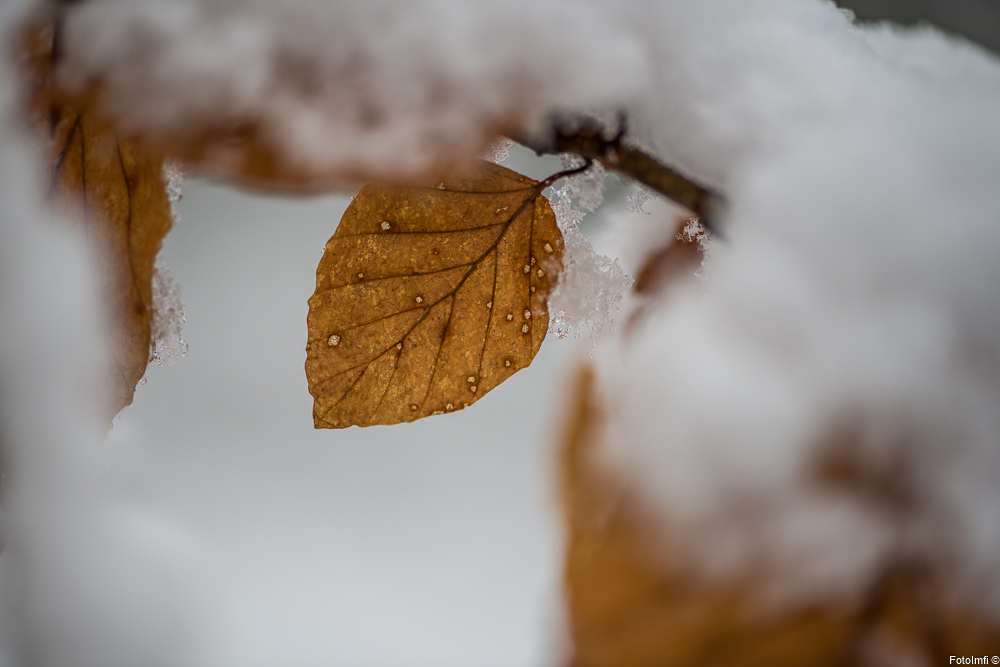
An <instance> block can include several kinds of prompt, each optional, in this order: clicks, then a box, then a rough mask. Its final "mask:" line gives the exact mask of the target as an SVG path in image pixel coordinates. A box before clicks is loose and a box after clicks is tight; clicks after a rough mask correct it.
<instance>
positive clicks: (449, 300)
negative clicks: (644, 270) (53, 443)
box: [306, 162, 562, 428]
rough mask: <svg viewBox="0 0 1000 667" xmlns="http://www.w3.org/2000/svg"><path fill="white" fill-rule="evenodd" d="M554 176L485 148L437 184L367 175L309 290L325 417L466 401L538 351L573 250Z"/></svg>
mask: <svg viewBox="0 0 1000 667" xmlns="http://www.w3.org/2000/svg"><path fill="white" fill-rule="evenodd" d="M544 186H545V184H544V183H539V182H537V181H533V180H531V179H529V178H526V177H524V176H521V175H519V174H516V173H515V172H512V171H510V170H509V169H505V168H503V167H499V166H497V165H494V164H490V163H486V162H483V163H480V164H478V165H477V166H476V167H475V168H474V170H473V171H471V172H469V173H466V174H464V175H463V176H461V177H453V178H451V179H449V180H445V181H443V182H442V183H440V184H438V185H437V186H430V187H389V186H376V185H368V186H365V187H364V188H362V190H361V192H359V193H358V195H357V197H355V198H354V201H353V202H352V203H351V205H350V206H349V207H348V209H347V211H346V212H345V213H344V216H343V218H342V219H341V221H340V225H339V226H338V227H337V231H336V233H335V234H334V235H333V237H332V238H331V239H330V240H329V242H327V244H326V252H325V254H324V255H323V259H322V260H321V261H320V264H319V268H318V269H317V271H316V293H315V294H314V295H313V296H312V298H311V299H309V318H308V327H309V342H308V345H307V347H306V351H307V358H306V376H307V378H308V380H309V391H310V392H311V393H312V395H313V397H314V403H313V418H314V422H315V425H316V427H317V428H344V427H347V426H352V425H358V426H370V425H373V424H397V423H400V422H409V421H413V420H415V419H420V418H421V417H426V416H428V415H431V414H437V413H443V412H450V411H452V410H458V409H461V408H464V407H467V406H469V405H471V404H472V403H474V402H475V401H476V400H478V399H479V398H480V397H481V396H483V395H484V394H486V393H487V392H489V391H490V390H492V389H493V388H494V387H496V386H497V385H499V384H500V383H501V382H503V381H504V380H506V379H507V378H509V377H510V376H511V375H512V374H514V373H515V372H516V371H518V370H520V369H522V368H525V367H527V366H528V364H530V363H531V360H532V359H533V358H534V356H535V353H536V352H538V348H539V346H540V345H541V344H542V339H543V338H544V337H545V333H546V331H547V329H548V311H547V308H546V301H547V299H548V295H549V292H550V290H551V289H552V287H554V286H555V282H556V280H557V277H558V273H559V270H560V267H561V257H562V236H561V234H560V233H559V229H558V227H556V221H555V215H554V214H553V212H552V209H551V208H550V206H549V203H548V201H546V199H545V198H544V197H543V196H542V195H541V191H542V189H543V188H544Z"/></svg>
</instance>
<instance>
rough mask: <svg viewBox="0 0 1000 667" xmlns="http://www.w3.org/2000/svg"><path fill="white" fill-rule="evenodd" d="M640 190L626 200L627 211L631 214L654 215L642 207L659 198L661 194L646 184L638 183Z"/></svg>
mask: <svg viewBox="0 0 1000 667" xmlns="http://www.w3.org/2000/svg"><path fill="white" fill-rule="evenodd" d="M637 185H638V189H636V191H635V192H633V193H632V194H630V195H629V196H628V197H626V198H625V210H626V211H629V212H630V213H645V214H646V215H652V213H650V212H649V211H647V210H646V209H644V208H643V207H642V205H643V204H645V203H646V202H648V201H650V200H651V199H656V198H657V197H659V196H660V195H659V193H658V192H657V191H656V190H654V189H653V188H651V187H649V186H648V185H646V184H645V183H638V184H637Z"/></svg>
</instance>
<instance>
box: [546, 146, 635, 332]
mask: <svg viewBox="0 0 1000 667" xmlns="http://www.w3.org/2000/svg"><path fill="white" fill-rule="evenodd" d="M582 165H583V163H582V161H580V158H577V157H576V156H563V168H564V169H573V168H575V167H578V166H582ZM604 175H605V171H604V168H603V167H602V166H601V165H599V164H597V163H594V164H592V165H591V166H590V168H589V169H587V170H586V171H584V172H582V173H580V174H577V175H576V176H573V177H571V178H569V179H567V181H566V183H565V184H564V185H563V186H562V187H561V188H558V189H556V190H554V191H553V192H552V195H551V197H550V201H551V202H552V210H553V211H554V212H555V214H556V222H557V224H558V225H559V229H560V230H561V231H562V233H563V241H564V243H565V246H564V248H563V269H562V275H561V276H560V278H559V283H558V284H557V285H556V287H555V289H554V290H553V291H552V294H551V296H550V297H549V332H550V333H554V334H556V335H557V336H558V337H559V338H564V337H566V335H567V334H569V333H570V332H573V333H574V334H575V335H576V336H577V337H579V336H580V335H581V333H582V330H583V329H584V328H586V329H587V330H589V331H590V336H591V338H595V337H597V336H598V335H600V334H601V332H603V331H604V329H605V328H607V327H610V328H611V329H614V314H615V313H616V312H618V303H619V302H620V301H621V299H622V297H623V296H624V294H625V291H626V290H628V288H629V287H630V286H631V285H632V278H631V277H630V276H628V275H627V274H626V273H625V272H624V271H623V270H622V268H621V267H620V266H619V265H618V262H617V261H616V260H613V259H610V258H608V257H605V256H603V255H599V254H597V253H596V252H595V251H594V247H593V246H592V245H591V243H590V241H589V240H588V239H587V238H586V237H585V236H584V235H583V234H582V233H581V232H580V229H579V227H578V225H579V223H580V221H581V220H583V217H584V216H585V215H586V214H587V213H589V212H593V211H594V210H596V209H597V207H599V206H600V205H601V202H603V200H604ZM543 266H544V262H543Z"/></svg>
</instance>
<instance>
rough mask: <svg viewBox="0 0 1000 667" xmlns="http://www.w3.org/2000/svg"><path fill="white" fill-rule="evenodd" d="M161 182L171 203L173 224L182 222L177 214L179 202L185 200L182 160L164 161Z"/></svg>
mask: <svg viewBox="0 0 1000 667" xmlns="http://www.w3.org/2000/svg"><path fill="white" fill-rule="evenodd" d="M160 180H162V181H163V187H164V189H165V190H166V191H167V201H169V202H170V218H171V221H172V222H173V224H175V225H176V224H177V223H178V222H180V221H181V216H180V214H179V213H178V212H177V206H176V204H177V202H179V201H180V200H181V199H183V198H184V192H183V191H182V189H181V186H182V185H183V184H184V163H183V162H181V161H180V160H173V159H168V160H164V162H163V167H161V168H160Z"/></svg>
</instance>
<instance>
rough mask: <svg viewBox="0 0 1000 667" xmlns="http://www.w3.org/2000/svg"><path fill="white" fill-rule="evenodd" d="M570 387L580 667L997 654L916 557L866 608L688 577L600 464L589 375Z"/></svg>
mask: <svg viewBox="0 0 1000 667" xmlns="http://www.w3.org/2000/svg"><path fill="white" fill-rule="evenodd" d="M572 386H573V387H575V389H576V394H575V396H574V397H573V399H572V404H571V411H570V414H569V415H568V420H567V429H566V434H565V437H564V439H563V443H562V448H561V459H562V460H561V467H560V472H561V483H562V498H563V512H564V520H565V524H566V534H567V547H566V564H565V575H564V576H565V579H564V585H565V594H566V604H567V608H568V616H569V626H570V633H571V638H572V643H573V655H572V657H571V660H570V663H569V664H570V665H572V667H682V666H683V667H700V666H702V665H712V666H713V667H772V666H774V665H782V666H783V667H784V666H793V667H796V666H797V667H847V666H855V665H858V666H860V665H864V666H871V667H875V666H879V665H882V666H889V665H901V664H906V665H921V666H923V665H928V666H930V665H938V664H947V661H948V656H949V655H967V656H971V655H976V656H983V655H986V656H992V655H997V654H1000V628H998V627H997V626H996V623H994V622H990V621H989V620H988V619H986V618H984V617H983V616H982V614H976V613H973V612H971V611H969V610H968V609H965V608H963V607H962V606H960V605H959V604H958V603H957V602H956V601H955V599H954V598H953V597H952V596H949V595H948V590H949V585H948V584H949V581H948V577H947V574H948V573H947V572H942V571H941V570H940V569H934V568H931V567H929V566H928V565H927V564H926V563H920V562H916V561H914V560H911V559H906V558H903V557H900V558H896V559H891V560H890V561H889V562H888V563H886V565H885V568H884V570H883V572H882V573H881V575H880V576H878V577H876V578H875V580H874V581H873V582H871V586H870V589H869V591H868V592H867V593H866V595H865V596H864V598H863V599H860V600H855V601H852V602H840V603H836V604H835V603H826V604H814V605H812V606H810V607H807V608H799V609H795V610H791V611H785V612H781V613H779V612H768V611H764V610H762V609H761V608H760V607H759V606H758V605H757V604H755V603H754V599H755V598H754V590H755V589H754V583H755V582H754V581H753V579H752V578H749V579H748V580H745V581H741V582H737V583H730V584H728V585H719V584H710V583H708V582H705V581H702V580H699V579H696V578H695V577H693V576H690V574H686V573H685V569H684V568H683V567H678V566H677V564H676V563H672V562H671V559H670V555H669V553H668V549H667V547H665V546H664V544H663V536H664V531H665V530H667V528H665V526H664V524H663V522H662V519H661V518H658V517H656V516H652V515H650V513H649V512H648V511H647V510H646V507H645V505H644V504H643V502H642V501H641V500H640V499H639V498H638V497H637V496H636V495H635V494H634V493H632V492H631V487H630V485H629V484H628V481H627V480H623V479H621V478H620V477H618V476H616V475H614V474H612V473H611V472H610V471H609V470H608V469H607V467H606V464H604V463H602V462H601V461H600V459H599V458H598V456H597V452H598V450H599V449H600V448H601V447H602V443H603V442H604V439H605V438H606V436H605V434H604V428H605V423H606V419H607V412H606V408H605V406H603V405H601V402H600V400H599V399H598V394H597V391H596V387H595V378H594V374H593V371H592V370H591V368H590V367H589V366H585V367H583V368H582V369H581V370H580V373H579V377H578V378H576V380H575V381H574V382H573V383H572ZM840 467H844V466H840ZM852 469H853V468H852ZM840 477H843V475H840V476H838V479H839V478H840ZM852 479H853V477H852ZM670 537H671V538H672V539H673V540H675V541H679V540H683V539H684V535H682V534H681V535H676V534H675V535H671V536H670Z"/></svg>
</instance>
